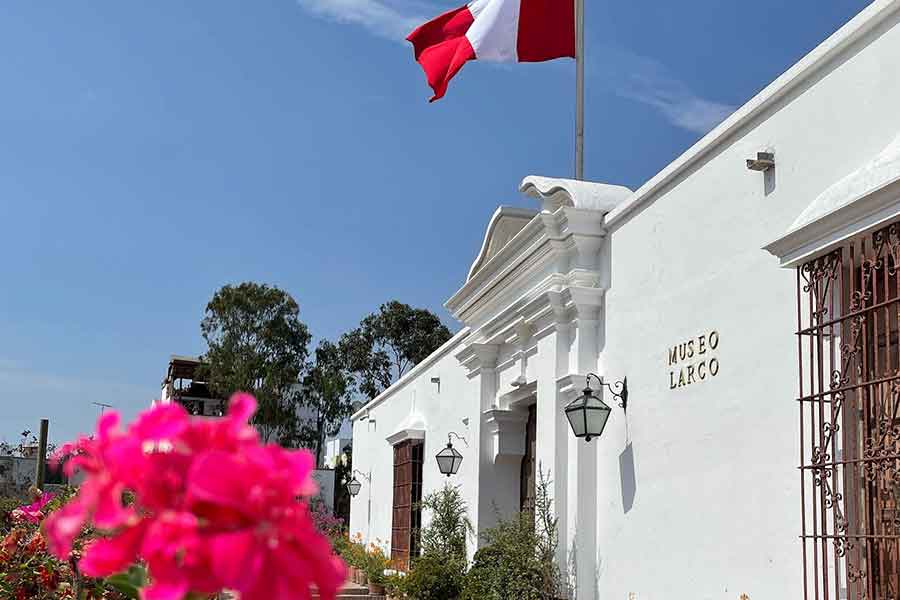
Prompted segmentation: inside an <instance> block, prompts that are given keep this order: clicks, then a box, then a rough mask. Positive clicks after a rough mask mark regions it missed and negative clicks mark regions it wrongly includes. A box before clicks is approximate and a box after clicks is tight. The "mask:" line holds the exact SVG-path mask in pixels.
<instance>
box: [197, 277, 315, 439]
mask: <svg viewBox="0 0 900 600" xmlns="http://www.w3.org/2000/svg"><path fill="white" fill-rule="evenodd" d="M299 314H300V308H299V306H298V305H297V302H296V301H295V300H294V299H293V298H292V297H291V296H290V294H288V293H287V292H285V291H283V290H280V289H278V288H277V287H272V286H268V285H264V284H258V283H252V282H248V283H242V284H240V285H237V286H231V285H226V286H224V287H222V288H221V289H220V290H219V291H217V292H216V293H215V295H214V296H213V297H212V300H210V301H209V304H207V305H206V313H205V316H204V318H203V321H202V323H201V325H200V330H201V332H202V334H203V338H204V339H205V340H206V343H207V345H208V350H207V352H206V354H205V356H204V361H205V362H206V367H205V370H206V376H207V379H208V382H209V385H210V387H211V389H212V391H213V392H214V393H216V394H217V395H219V396H221V397H224V398H227V397H228V396H230V395H231V394H232V393H234V392H236V391H245V392H250V393H252V394H253V395H254V396H256V399H257V401H258V402H259V410H258V412H257V413H256V415H255V416H254V420H253V422H254V424H255V425H256V426H257V428H258V429H259V432H260V435H261V437H262V438H263V439H264V440H266V441H282V438H283V437H284V436H285V435H286V434H289V433H290V432H292V431H296V430H297V419H298V417H297V410H296V409H297V406H296V402H297V400H296V398H295V397H294V395H293V394H292V393H291V390H292V387H293V386H294V385H295V384H297V383H299V378H300V373H301V372H302V371H303V368H304V365H305V363H306V359H307V356H308V353H309V351H308V349H307V346H308V344H309V340H310V334H309V331H308V329H307V327H306V325H305V324H304V323H303V322H302V321H301V320H300V317H299Z"/></svg>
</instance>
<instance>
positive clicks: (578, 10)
mask: <svg viewBox="0 0 900 600" xmlns="http://www.w3.org/2000/svg"><path fill="white" fill-rule="evenodd" d="M575 179H578V180H579V181H581V180H584V0H575Z"/></svg>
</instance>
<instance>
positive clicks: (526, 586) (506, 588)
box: [462, 472, 560, 600]
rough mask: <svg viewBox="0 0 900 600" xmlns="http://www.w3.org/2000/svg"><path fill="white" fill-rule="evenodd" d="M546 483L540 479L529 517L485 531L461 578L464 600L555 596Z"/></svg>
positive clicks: (553, 525)
mask: <svg viewBox="0 0 900 600" xmlns="http://www.w3.org/2000/svg"><path fill="white" fill-rule="evenodd" d="M549 492H550V481H549V479H547V478H546V477H545V476H544V474H543V472H541V473H540V474H539V481H538V484H537V489H536V494H535V510H534V512H531V511H525V512H521V513H519V514H517V515H515V516H514V517H513V518H511V519H500V520H499V522H498V524H497V525H496V526H495V527H493V528H491V529H488V530H487V531H485V532H484V533H483V534H482V539H483V541H484V543H485V545H484V547H483V548H481V549H480V550H479V551H478V552H476V553H475V557H474V560H473V564H472V568H471V569H470V570H469V573H468V574H467V576H466V582H465V588H464V590H463V594H462V598H463V600H484V599H488V600H507V599H510V598H516V599H517V600H519V599H521V600H549V599H552V598H556V597H558V595H559V579H560V578H559V567H558V566H557V564H556V560H555V557H556V549H557V544H558V534H557V519H556V517H555V516H554V514H553V504H552V500H551V498H550V493H549Z"/></svg>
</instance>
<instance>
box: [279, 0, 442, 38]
mask: <svg viewBox="0 0 900 600" xmlns="http://www.w3.org/2000/svg"><path fill="white" fill-rule="evenodd" d="M297 2H298V3H299V4H300V6H301V7H303V8H305V9H306V10H308V11H310V12H311V13H312V14H314V15H316V16H318V17H322V18H325V19H329V20H332V21H336V22H338V23H345V24H349V25H358V26H361V27H364V28H366V29H368V30H369V31H370V32H371V33H374V34H375V35H378V36H381V37H385V38H388V39H391V40H398V41H402V40H403V39H405V38H406V36H407V35H409V33H410V32H411V31H412V30H413V29H415V28H416V27H417V26H418V25H421V24H422V23H424V22H425V20H426V17H424V16H421V15H419V14H418V12H413V11H414V10H415V6H416V5H415V4H413V3H412V2H402V1H398V0H393V1H392V0H297Z"/></svg>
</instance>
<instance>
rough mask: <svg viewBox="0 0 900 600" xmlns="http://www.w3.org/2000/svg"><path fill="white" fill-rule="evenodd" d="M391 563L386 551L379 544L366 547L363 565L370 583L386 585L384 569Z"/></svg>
mask: <svg viewBox="0 0 900 600" xmlns="http://www.w3.org/2000/svg"><path fill="white" fill-rule="evenodd" d="M389 565H390V560H389V559H388V557H387V555H386V554H385V553H384V550H382V549H381V547H380V546H379V545H378V544H375V543H372V544H369V547H368V548H367V549H366V558H365V566H364V567H363V568H364V569H365V571H366V577H368V579H369V583H375V584H378V585H384V581H385V575H384V571H385V569H387V568H388V566H389Z"/></svg>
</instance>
